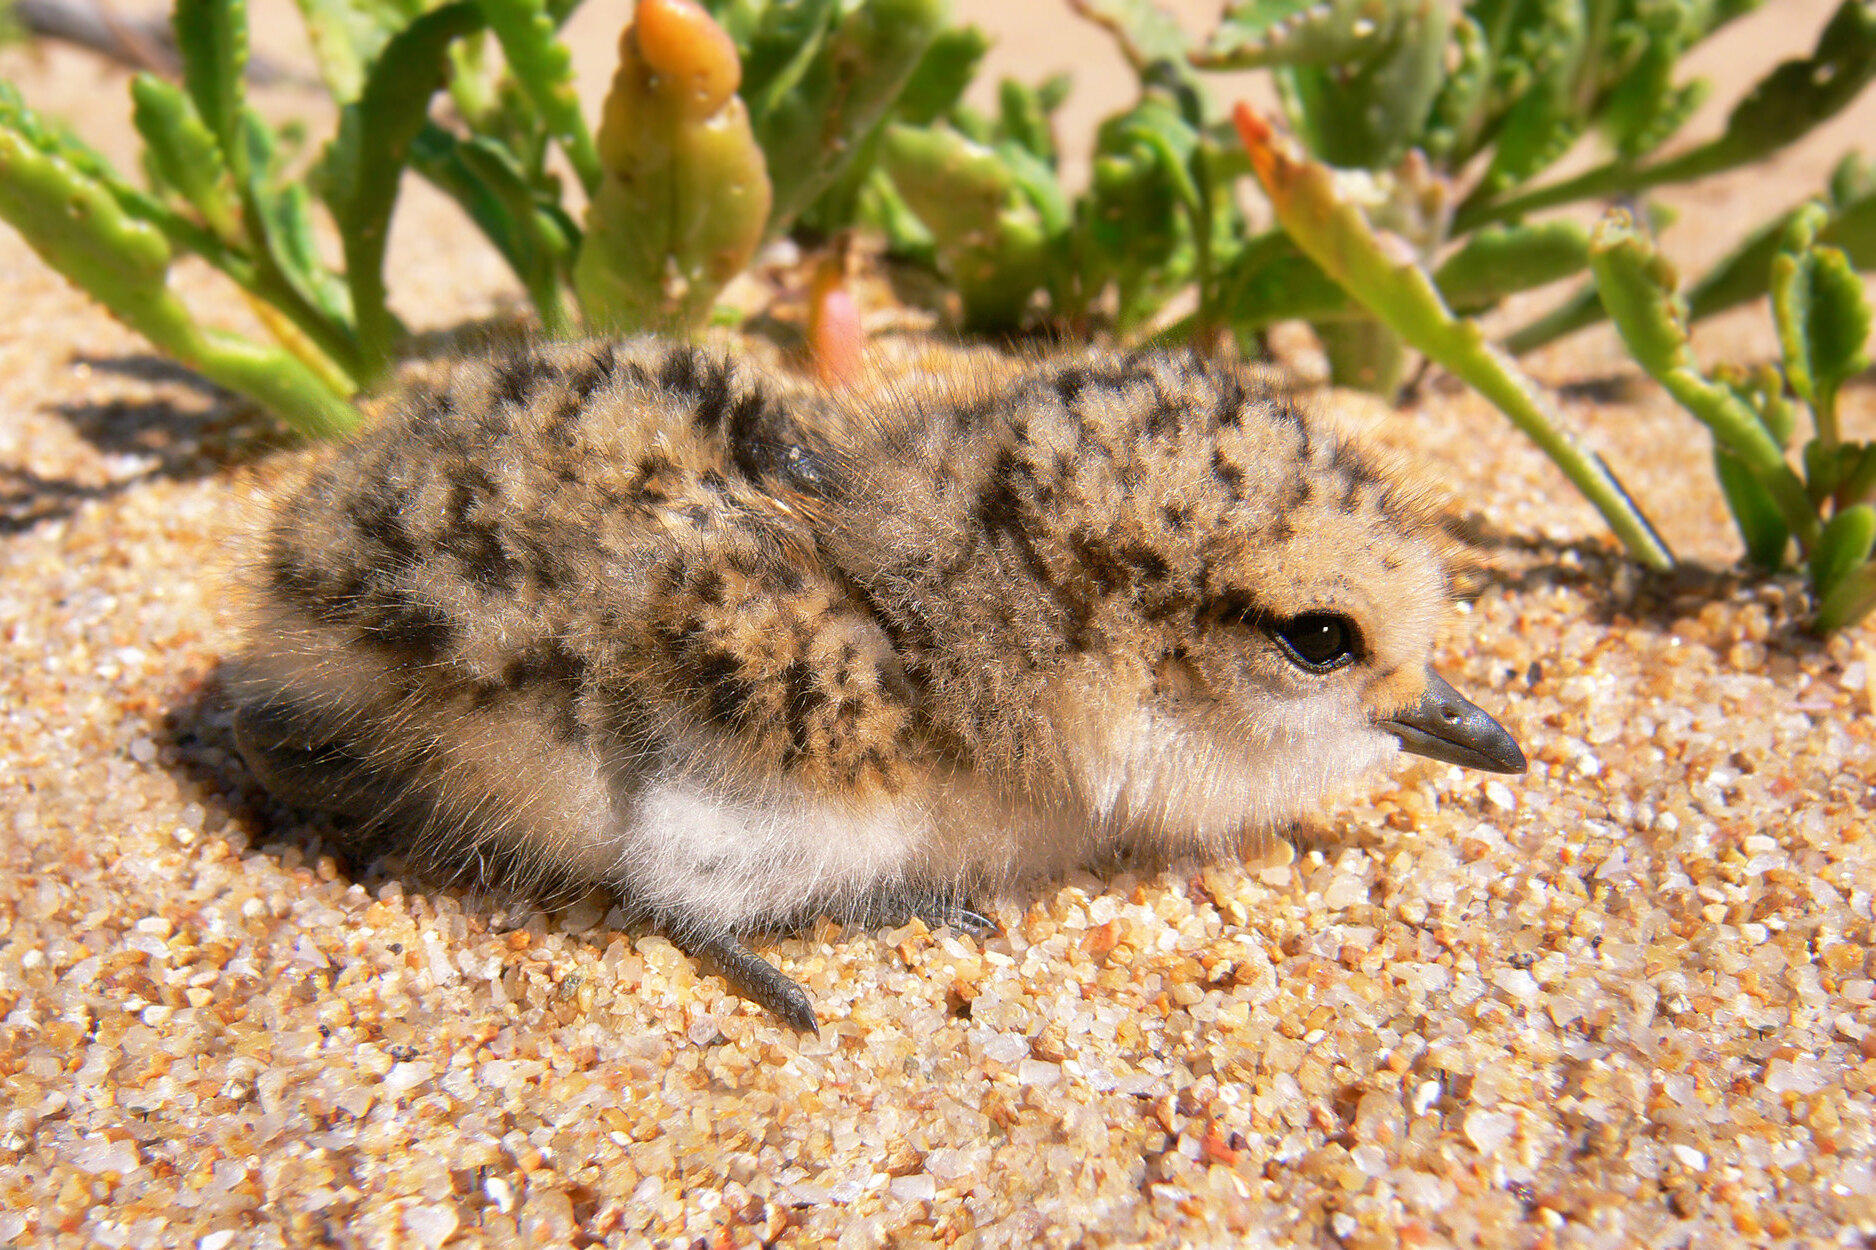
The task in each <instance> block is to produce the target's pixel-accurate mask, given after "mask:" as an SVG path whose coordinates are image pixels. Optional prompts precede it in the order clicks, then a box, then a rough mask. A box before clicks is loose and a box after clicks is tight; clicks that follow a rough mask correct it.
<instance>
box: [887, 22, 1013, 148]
mask: <svg viewBox="0 0 1876 1250" xmlns="http://www.w3.org/2000/svg"><path fill="white" fill-rule="evenodd" d="M989 51H990V40H989V38H988V37H987V36H986V35H985V34H984V32H983V31H981V30H979V29H978V28H977V27H975V26H947V27H945V28H944V29H943V30H941V31H939V32H938V33H937V34H936V35H935V36H933V38H932V41H931V45H930V46H929V47H927V48H926V49H925V55H924V56H922V57H920V58H919V61H918V65H917V66H916V67H915V68H914V69H913V70H912V74H911V77H909V78H907V79H906V81H905V87H904V88H903V89H902V90H901V91H900V92H899V98H898V99H897V100H895V101H893V106H892V116H893V120H895V121H900V122H904V123H905V124H907V125H909V126H929V125H931V124H932V123H933V122H935V121H937V120H938V119H939V118H940V117H943V116H944V115H945V114H947V113H949V112H950V111H951V110H952V109H954V108H956V107H957V106H958V102H959V101H960V100H962V99H963V98H964V92H965V89H966V88H968V87H969V86H970V85H971V81H972V80H973V79H975V78H976V77H977V71H978V69H979V68H980V67H981V66H982V65H983V60H984V55H985V54H986V53H988V52H989Z"/></svg>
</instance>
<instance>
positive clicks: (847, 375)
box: [808, 287, 866, 386]
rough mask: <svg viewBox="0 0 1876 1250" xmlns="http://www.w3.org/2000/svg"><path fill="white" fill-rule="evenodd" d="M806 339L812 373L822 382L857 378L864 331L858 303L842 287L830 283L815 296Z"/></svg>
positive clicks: (836, 383) (840, 382)
mask: <svg viewBox="0 0 1876 1250" xmlns="http://www.w3.org/2000/svg"><path fill="white" fill-rule="evenodd" d="M808 343H809V349H810V351H812V353H813V355H814V372H815V376H816V377H818V378H820V380H821V381H822V382H823V383H824V384H826V385H828V386H851V385H853V384H854V383H855V382H857V381H859V378H860V366H861V360H862V358H863V356H864V355H865V352H866V331H865V330H863V329H862V328H861V326H860V309H859V306H858V305H856V304H855V303H854V301H853V295H852V293H851V292H849V291H848V290H847V289H846V288H845V287H834V288H832V289H830V290H828V291H825V292H823V293H821V294H820V295H819V296H818V297H817V298H816V300H815V302H814V309H813V316H812V324H811V325H810V327H809V330H808Z"/></svg>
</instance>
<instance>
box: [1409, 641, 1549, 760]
mask: <svg viewBox="0 0 1876 1250" xmlns="http://www.w3.org/2000/svg"><path fill="white" fill-rule="evenodd" d="M1381 727H1382V728H1383V729H1386V730H1387V731H1388V732H1390V733H1392V734H1393V735H1394V736H1395V737H1396V738H1399V739H1400V746H1401V750H1403V751H1411V752H1413V753H1414V754H1415V755H1424V756H1426V757H1427V758H1428V759H1435V760H1443V761H1445V762H1446V763H1448V764H1458V765H1460V766H1462V767H1465V768H1479V769H1483V770H1484V771H1486V772H1488V773H1521V772H1523V771H1524V752H1522V751H1520V750H1519V749H1518V744H1517V743H1516V742H1513V741H1512V740H1511V735H1510V734H1508V733H1506V732H1505V727H1504V726H1503V725H1501V724H1499V723H1498V722H1497V721H1495V720H1493V719H1492V718H1491V717H1490V716H1487V715H1486V714H1485V710H1484V709H1483V708H1481V707H1479V706H1478V705H1477V704H1475V703H1473V702H1472V701H1471V700H1469V699H1467V698H1466V697H1465V696H1464V695H1462V694H1460V693H1459V692H1458V691H1457V690H1454V689H1453V688H1452V685H1451V683H1449V682H1448V681H1447V680H1446V679H1445V678H1444V677H1441V676H1440V675H1439V674H1438V673H1436V672H1434V671H1433V669H1432V668H1430V667H1429V668H1428V669H1427V692H1426V694H1425V696H1423V697H1422V698H1421V700H1420V702H1419V703H1417V704H1415V705H1414V706H1413V707H1411V708H1408V709H1407V710H1406V711H1405V712H1403V713H1401V714H1400V715H1399V716H1396V717H1394V719H1392V720H1385V721H1382V722H1381Z"/></svg>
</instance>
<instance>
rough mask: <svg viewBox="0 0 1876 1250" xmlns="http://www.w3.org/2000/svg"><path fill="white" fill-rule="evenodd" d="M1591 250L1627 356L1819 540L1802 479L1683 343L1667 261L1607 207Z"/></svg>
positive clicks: (1806, 542)
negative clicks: (1701, 366)
mask: <svg viewBox="0 0 1876 1250" xmlns="http://www.w3.org/2000/svg"><path fill="white" fill-rule="evenodd" d="M1589 254H1590V269H1591V271H1592V272H1593V273H1594V274H1595V277H1596V286H1597V289H1598V291H1599V292H1600V294H1601V297H1602V303H1603V307H1604V308H1606V309H1608V310H1609V316H1610V318H1611V319H1612V320H1613V321H1614V322H1615V324H1616V329H1617V330H1618V331H1619V332H1620V333H1621V335H1622V339H1623V341H1624V342H1625V343H1627V344H1628V349H1629V352H1630V354H1632V355H1633V356H1634V357H1635V359H1636V361H1637V362H1638V363H1639V364H1640V365H1641V366H1642V368H1643V369H1644V370H1646V371H1647V372H1648V374H1649V375H1650V376H1652V377H1653V378H1654V379H1655V380H1656V381H1658V382H1660V383H1661V384H1662V386H1664V387H1666V388H1667V391H1668V393H1669V394H1670V395H1672V396H1674V398H1675V400H1676V401H1677V402H1679V403H1680V405H1681V406H1682V407H1683V408H1686V409H1687V410H1688V411H1689V412H1691V413H1693V415H1694V416H1696V417H1698V418H1699V419H1700V421H1701V422H1702V423H1703V424H1704V425H1706V427H1707V428H1708V429H1709V430H1711V431H1712V432H1713V436H1714V439H1715V440H1716V441H1717V442H1718V443H1719V445H1720V446H1722V447H1724V448H1725V449H1726V450H1727V451H1728V452H1730V453H1731V454H1733V455H1734V456H1736V457H1738V458H1739V460H1740V461H1741V463H1743V464H1745V465H1746V467H1747V468H1749V469H1750V470H1751V471H1752V473H1753V475H1754V476H1756V477H1757V478H1758V479H1759V481H1760V482H1761V483H1762V484H1763V485H1764V486H1765V488H1766V490H1767V491H1768V492H1769V493H1770V495H1771V496H1772V498H1773V499H1774V500H1775V501H1776V502H1777V504H1778V508H1779V512H1780V514H1781V515H1782V516H1783V517H1784V520H1785V524H1786V525H1787V526H1789V527H1790V529H1791V532H1792V533H1793V534H1794V535H1795V536H1796V537H1797V539H1798V541H1799V543H1800V545H1801V546H1803V547H1804V548H1805V549H1806V550H1807V551H1808V550H1809V549H1810V548H1811V547H1812V545H1813V544H1814V543H1815V542H1816V541H1817V534H1818V522H1817V513H1816V511H1815V509H1814V508H1813V506H1812V504H1811V501H1810V498H1809V496H1808V495H1807V494H1806V493H1805V489H1804V484H1803V483H1802V482H1800V481H1799V480H1798V477H1797V475H1796V474H1795V473H1793V472H1792V471H1791V468H1790V466H1789V465H1787V464H1786V463H1785V454H1784V449H1783V448H1782V447H1781V446H1780V445H1779V443H1778V442H1776V441H1775V440H1774V439H1773V437H1772V434H1771V432H1770V431H1769V430H1768V429H1767V428H1766V425H1765V423H1764V421H1763V420H1761V419H1760V417H1759V415H1758V414H1757V413H1756V412H1754V411H1753V409H1752V407H1751V406H1750V405H1749V404H1748V403H1747V402H1746V401H1745V400H1743V399H1742V398H1741V397H1740V396H1739V395H1738V394H1737V393H1735V392H1734V391H1733V390H1732V389H1731V388H1730V387H1727V386H1725V385H1724V384H1722V383H1719V382H1715V381H1712V380H1710V379H1709V378H1707V377H1705V376H1703V375H1702V374H1701V373H1700V371H1699V369H1698V367H1697V366H1696V365H1695V363H1694V359H1693V354H1692V352H1690V351H1689V350H1688V346H1687V320H1686V304H1685V302H1684V301H1683V300H1682V299H1681V297H1680V294H1679V291H1678V285H1679V283H1678V279H1677V278H1676V276H1675V274H1674V269H1673V267H1672V266H1671V265H1669V264H1668V262H1667V261H1666V259H1665V258H1663V257H1662V256H1661V255H1660V254H1659V253H1658V252H1656V251H1655V248H1654V244H1653V243H1652V242H1651V241H1650V240H1649V239H1648V238H1647V237H1646V236H1645V235H1644V234H1642V233H1641V232H1640V231H1639V230H1638V229H1637V228H1636V227H1635V225H1634V223H1633V221H1632V219H1631V218H1630V217H1629V214H1628V213H1626V212H1625V211H1623V210H1621V209H1613V210H1611V211H1610V212H1609V213H1608V214H1607V215H1606V216H1605V217H1604V218H1603V219H1602V221H1601V223H1600V224H1598V225H1597V227H1596V232H1595V234H1594V235H1593V236H1592V238H1591V241H1590V250H1589Z"/></svg>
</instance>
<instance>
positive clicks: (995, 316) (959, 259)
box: [881, 125, 1068, 330]
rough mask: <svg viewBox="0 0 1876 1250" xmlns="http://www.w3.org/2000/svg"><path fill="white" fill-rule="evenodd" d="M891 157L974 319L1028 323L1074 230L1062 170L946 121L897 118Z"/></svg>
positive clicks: (887, 157)
mask: <svg viewBox="0 0 1876 1250" xmlns="http://www.w3.org/2000/svg"><path fill="white" fill-rule="evenodd" d="M1025 157H1027V160H1026V161H1025V160H1024V159H1023V158H1025ZM881 159H882V161H883V163H884V166H885V169H886V171H887V173H889V174H890V175H891V177H892V181H893V185H894V186H895V187H896V188H898V191H899V193H900V194H901V195H902V196H903V197H904V198H905V202H906V204H907V205H908V206H909V207H910V208H911V209H912V211H913V212H914V213H916V214H917V215H918V217H919V220H921V221H922V222H924V223H925V226H926V228H927V229H928V230H930V231H931V233H932V237H933V240H934V243H935V246H936V250H937V256H938V263H939V266H940V268H941V269H942V270H943V271H944V272H945V273H946V274H947V275H948V276H949V277H950V278H951V280H952V281H953V282H954V283H955V284H956V285H957V289H958V294H959V296H960V297H961V298H962V300H963V304H964V320H965V324H966V325H967V326H968V327H969V328H971V329H976V330H1003V329H1010V328H1013V327H1015V326H1016V325H1017V324H1018V323H1020V322H1021V320H1022V317H1023V313H1024V311H1025V309H1026V308H1027V307H1028V304H1029V300H1030V298H1031V297H1032V296H1033V295H1034V294H1035V292H1036V291H1037V290H1039V289H1040V288H1042V287H1043V286H1045V285H1046V284H1047V283H1048V281H1049V279H1050V277H1051V275H1052V274H1053V273H1054V272H1055V270H1056V267H1057V265H1056V262H1057V260H1058V258H1059V253H1060V249H1061V246H1062V243H1063V240H1064V237H1065V235H1066V231H1067V225H1068V213H1067V205H1066V202H1065V200H1064V199H1063V198H1062V196H1061V192H1060V188H1059V187H1054V175H1053V172H1052V171H1050V170H1049V169H1048V168H1047V166H1044V165H1042V164H1041V162H1039V161H1036V160H1035V159H1034V158H1033V157H1028V154H1027V153H1026V152H1024V151H1023V149H1021V148H1019V147H1016V146H1015V145H1013V144H1010V145H1005V146H1003V147H1001V148H993V147H989V146H986V145H984V144H980V143H975V142H973V141H972V140H970V139H967V138H965V137H964V136H963V135H960V134H958V133H957V132H955V131H952V130H948V129H945V128H943V127H930V128H921V127H912V126H901V125H892V126H888V127H887V129H886V135H885V144H884V147H883V148H882V151H881ZM1051 187H1053V191H1052V192H1051Z"/></svg>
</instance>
